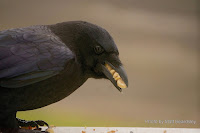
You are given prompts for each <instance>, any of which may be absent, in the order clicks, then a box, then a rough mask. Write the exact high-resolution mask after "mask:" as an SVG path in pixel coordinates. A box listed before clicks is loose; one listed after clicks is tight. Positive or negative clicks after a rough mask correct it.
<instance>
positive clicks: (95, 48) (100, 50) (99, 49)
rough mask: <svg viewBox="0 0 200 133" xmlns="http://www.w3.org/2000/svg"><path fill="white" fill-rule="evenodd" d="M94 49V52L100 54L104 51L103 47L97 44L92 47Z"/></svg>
mask: <svg viewBox="0 0 200 133" xmlns="http://www.w3.org/2000/svg"><path fill="white" fill-rule="evenodd" d="M94 51H95V53H96V54H101V53H103V52H104V49H103V48H102V47H101V46H98V45H97V46H95V47H94Z"/></svg>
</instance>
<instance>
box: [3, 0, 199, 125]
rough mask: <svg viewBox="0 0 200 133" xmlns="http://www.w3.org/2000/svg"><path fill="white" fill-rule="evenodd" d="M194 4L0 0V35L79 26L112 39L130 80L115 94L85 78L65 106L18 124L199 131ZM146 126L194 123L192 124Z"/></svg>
mask: <svg viewBox="0 0 200 133" xmlns="http://www.w3.org/2000/svg"><path fill="white" fill-rule="evenodd" d="M197 1H198V0H95V1H94V0H73V1H72V0H34V1H33V0H32V1H27V0H17V1H13V0H0V30H4V29H9V28H17V27H25V26H30V25H41V24H54V23H58V22H63V21H72V20H84V21H88V22H91V23H95V24H97V25H99V26H102V27H104V28H105V29H107V30H108V31H109V33H110V34H111V35H112V36H113V38H114V40H115V42H116V44H117V46H118V49H119V52H120V58H121V60H122V62H123V64H124V66H125V69H126V71H127V74H128V77H129V88H128V89H124V90H123V93H120V92H119V91H118V90H117V89H116V88H115V87H114V86H113V85H112V84H111V82H110V81H107V80H94V79H89V80H88V81H87V82H86V83H85V84H84V85H83V86H81V87H80V88H79V89H78V90H77V91H75V92H74V93H73V94H71V95H70V96H69V97H67V98H65V99H64V100H62V101H60V102H58V103H55V104H52V105H50V106H47V107H44V108H42V109H37V110H33V111H25V112H19V113H18V114H17V116H18V117H20V118H24V119H29V120H37V119H42V120H45V121H46V122H48V123H49V124H53V125H55V126H106V127H109V126H127V127H128V126H146V127H198V128H199V127H200V67H199V61H200V59H199V58H200V43H199V42H200V38H199V16H198V15H199V14H198V13H199V8H198V5H199V3H197ZM145 120H194V121H196V124H189V123H188V124H173V123H172V124H170V123H164V124H159V123H157V124H156V123H148V122H147V121H145Z"/></svg>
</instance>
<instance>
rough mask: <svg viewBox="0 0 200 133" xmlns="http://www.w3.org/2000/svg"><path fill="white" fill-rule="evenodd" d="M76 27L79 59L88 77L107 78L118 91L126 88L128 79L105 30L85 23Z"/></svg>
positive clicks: (115, 48) (112, 42)
mask: <svg viewBox="0 0 200 133" xmlns="http://www.w3.org/2000/svg"><path fill="white" fill-rule="evenodd" d="M78 27H79V28H78V29H79V31H80V32H79V37H78V39H77V43H78V44H79V52H80V56H81V57H80V58H81V60H82V64H83V66H84V69H85V71H86V73H87V74H88V75H89V77H92V78H107V79H109V80H110V81H111V82H112V83H113V84H114V85H115V87H116V88H117V89H118V90H119V91H121V89H122V88H127V87H128V78H127V75H126V72H125V71H124V68H123V66H122V63H121V61H120V59H119V51H118V49H117V46H116V44H115V42H114V41H113V39H112V37H111V36H110V34H109V33H108V32H107V31H106V30H105V29H103V28H101V27H99V26H97V25H94V24H91V23H87V22H80V23H79V24H78Z"/></svg>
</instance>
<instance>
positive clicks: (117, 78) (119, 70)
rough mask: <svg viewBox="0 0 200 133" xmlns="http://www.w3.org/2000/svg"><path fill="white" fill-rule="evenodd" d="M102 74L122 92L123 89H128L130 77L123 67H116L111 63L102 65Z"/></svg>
mask: <svg viewBox="0 0 200 133" xmlns="http://www.w3.org/2000/svg"><path fill="white" fill-rule="evenodd" d="M101 67H102V72H103V73H104V74H105V76H106V77H107V78H108V79H109V80H110V81H111V82H112V83H113V85H114V86H115V87H116V88H117V89H118V90H119V91H120V92H121V91H122V89H124V88H127V87H128V77H127V74H126V72H125V70H124V68H123V66H117V67H115V66H114V65H112V64H111V63H109V62H106V63H105V65H101Z"/></svg>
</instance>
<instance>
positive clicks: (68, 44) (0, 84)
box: [0, 21, 128, 128]
mask: <svg viewBox="0 0 200 133" xmlns="http://www.w3.org/2000/svg"><path fill="white" fill-rule="evenodd" d="M108 44H109V45H108ZM97 45H100V46H101V47H102V48H103V49H104V50H103V51H100V50H99V47H97V48H96V50H95V52H96V53H95V52H94V49H93V48H94V47H96V46H97ZM101 50H102V49H101ZM104 51H105V52H104ZM105 61H107V62H110V63H111V65H113V67H117V68H118V67H119V66H121V63H120V61H119V59H118V50H117V47H116V45H115V44H114V42H113V40H112V38H111V36H110V35H109V34H108V33H107V32H106V31H105V30H104V29H102V28H100V27H98V26H96V25H93V24H90V23H87V22H82V21H72V22H65V23H60V24H56V25H48V26H31V27H27V28H18V29H11V30H6V31H1V32H0V127H1V128H17V127H18V123H17V120H16V112H17V111H24V110H32V109H37V108H41V107H44V106H47V105H49V104H52V103H55V102H57V101H59V100H61V99H63V98H65V97H67V96H68V95H70V94H71V93H72V92H74V91H75V90H76V89H77V88H79V87H80V86H81V85H82V84H83V83H84V82H85V81H86V80H87V79H88V78H107V77H108V76H107V77H106V76H105V74H104V73H107V72H104V73H103V72H102V71H103V70H102V64H103V65H104V64H105ZM117 68H116V71H117ZM120 70H121V68H119V71H120ZM105 71H106V70H105ZM119 73H120V72H119ZM122 79H123V80H125V82H126V84H128V81H126V80H127V78H126V75H125V76H123V73H122ZM110 80H111V79H110ZM112 82H114V80H113V81H112ZM115 86H116V85H115ZM118 89H120V88H119V87H118Z"/></svg>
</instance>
